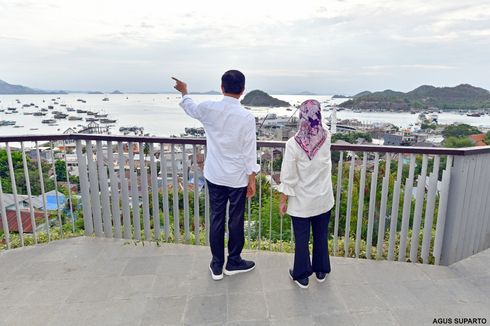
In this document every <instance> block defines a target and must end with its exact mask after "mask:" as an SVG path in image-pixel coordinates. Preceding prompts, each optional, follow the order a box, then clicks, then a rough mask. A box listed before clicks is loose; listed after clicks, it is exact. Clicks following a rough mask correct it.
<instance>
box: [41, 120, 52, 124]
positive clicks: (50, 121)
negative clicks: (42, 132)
mask: <svg viewBox="0 0 490 326" xmlns="http://www.w3.org/2000/svg"><path fill="white" fill-rule="evenodd" d="M41 123H47V124H51V123H56V120H55V119H44V120H42V121H41Z"/></svg>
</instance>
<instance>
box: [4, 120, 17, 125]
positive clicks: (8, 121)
mask: <svg viewBox="0 0 490 326" xmlns="http://www.w3.org/2000/svg"><path fill="white" fill-rule="evenodd" d="M15 124H16V122H15V121H11V120H0V126H13V125H15Z"/></svg>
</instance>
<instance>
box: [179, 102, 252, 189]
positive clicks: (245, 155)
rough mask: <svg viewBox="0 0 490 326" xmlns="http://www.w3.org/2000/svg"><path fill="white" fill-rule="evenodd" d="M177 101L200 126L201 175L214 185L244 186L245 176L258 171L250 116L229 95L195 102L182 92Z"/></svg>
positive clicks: (246, 179) (246, 178) (245, 184)
mask: <svg viewBox="0 0 490 326" xmlns="http://www.w3.org/2000/svg"><path fill="white" fill-rule="evenodd" d="M179 105H180V106H181V107H182V108H183V109H184V111H185V112H186V113H187V114H188V115H189V116H190V117H192V118H195V119H197V120H199V121H200V122H201V123H202V124H203V126H204V131H205V132H206V140H207V141H206V144H207V152H206V161H205V163H204V177H205V178H206V179H207V180H209V181H210V182H212V183H214V184H217V185H222V186H227V187H232V188H241V187H245V186H247V184H248V176H249V175H250V174H252V173H253V172H255V173H258V172H259V171H260V166H259V165H258V164H257V140H256V126H255V118H254V116H253V115H252V114H251V113H250V112H248V111H247V110H246V109H244V108H243V107H242V106H241V104H240V101H239V100H238V99H236V98H233V97H230V96H224V97H223V99H222V100H221V101H206V102H203V103H200V104H196V103H195V102H194V101H193V100H192V98H191V97H190V96H188V95H185V96H183V97H182V100H181V101H180V103H179Z"/></svg>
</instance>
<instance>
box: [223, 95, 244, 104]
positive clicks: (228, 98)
mask: <svg viewBox="0 0 490 326" xmlns="http://www.w3.org/2000/svg"><path fill="white" fill-rule="evenodd" d="M223 102H228V103H233V104H240V100H238V99H236V98H234V97H231V96H223Z"/></svg>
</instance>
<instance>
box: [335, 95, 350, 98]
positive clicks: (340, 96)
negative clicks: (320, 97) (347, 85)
mask: <svg viewBox="0 0 490 326" xmlns="http://www.w3.org/2000/svg"><path fill="white" fill-rule="evenodd" d="M332 98H350V96H346V95H341V94H335V95H334V96H332Z"/></svg>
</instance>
